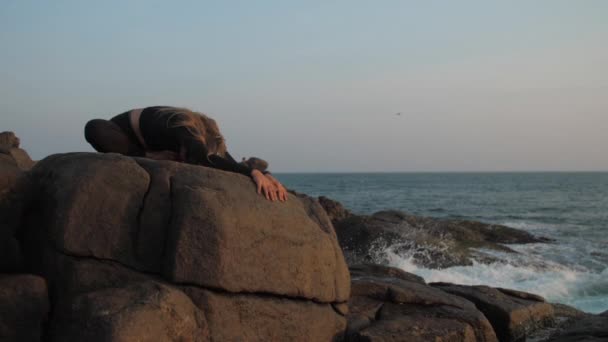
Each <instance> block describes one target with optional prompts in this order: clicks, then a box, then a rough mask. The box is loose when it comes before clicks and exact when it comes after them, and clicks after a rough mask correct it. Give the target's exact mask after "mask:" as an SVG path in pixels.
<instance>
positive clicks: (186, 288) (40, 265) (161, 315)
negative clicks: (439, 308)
mask: <svg viewBox="0 0 608 342" xmlns="http://www.w3.org/2000/svg"><path fill="white" fill-rule="evenodd" d="M30 178H31V179H32V182H33V183H32V190H31V191H32V192H33V193H34V194H35V195H33V196H31V202H30V203H28V206H27V214H26V215H25V216H26V217H27V220H26V221H25V222H24V223H23V228H24V229H23V233H22V234H21V236H22V244H23V247H24V250H25V255H26V256H27V263H28V266H29V267H30V268H31V269H32V270H35V271H36V272H38V273H40V274H42V275H44V276H45V277H46V278H47V280H48V281H49V282H50V285H51V286H50V288H51V289H52V294H51V298H53V304H54V305H56V308H57V310H54V311H53V317H52V319H51V327H50V329H51V331H52V336H54V338H55V340H67V341H70V340H77V339H76V336H78V334H79V333H78V332H79V331H80V330H81V329H84V327H85V326H87V327H89V326H90V327H94V329H91V334H95V332H97V333H99V336H111V338H112V339H113V340H128V339H130V338H131V337H132V336H136V335H137V336H142V338H143V337H145V336H152V335H157V336H160V337H159V338H161V339H165V338H166V340H180V339H183V340H190V338H189V337H188V336H192V334H194V332H204V331H208V336H209V339H212V340H213V339H216V338H217V339H216V340H222V339H223V338H227V339H232V338H233V337H234V336H237V335H238V334H240V333H239V332H238V331H236V332H234V331H233V330H232V329H236V328H235V327H236V326H239V327H240V328H239V329H242V330H241V333H243V334H245V335H243V336H248V337H250V338H251V340H310V339H313V340H331V339H333V338H334V337H336V336H339V335H341V334H342V332H343V331H344V328H345V324H346V323H345V322H346V320H345V318H344V316H343V312H344V311H345V310H342V312H341V311H340V310H337V309H336V308H340V307H341V306H343V303H345V302H347V301H348V299H349V297H350V276H349V272H348V269H347V267H346V263H345V262H344V258H343V255H342V252H341V249H340V247H339V245H338V242H337V237H336V234H335V232H334V230H333V227H332V225H331V222H330V220H329V219H328V218H327V215H326V214H325V211H324V210H323V209H322V207H321V206H320V205H319V203H318V202H317V201H316V200H314V199H312V198H309V197H307V196H303V195H299V196H295V195H294V196H291V197H290V199H289V200H288V201H287V202H285V203H277V202H270V201H267V200H266V199H264V198H263V197H262V196H259V195H257V194H256V192H255V187H254V185H253V183H252V182H251V180H250V179H249V178H247V177H245V176H242V175H238V174H234V173H228V172H223V171H219V170H216V169H210V168H205V167H199V166H193V165H186V164H180V163H174V162H168V161H167V162H157V161H151V160H147V159H133V158H128V157H124V156H120V155H115V154H92V153H73V154H63V155H54V156H50V157H48V158H46V159H45V160H42V161H40V162H39V163H37V164H36V166H35V167H34V168H33V169H32V171H31V173H30ZM190 301H191V302H190ZM158 307H160V308H161V309H158ZM163 308H164V309H163ZM165 310H168V311H165ZM197 310H198V311H197ZM199 311H200V315H199V314H198V313H197V312H199ZM104 312H108V313H112V312H121V313H122V314H123V316H120V315H119V317H116V318H112V317H108V316H106V315H105V314H103V313H104ZM168 312H169V313H172V314H171V315H170V317H169V316H167V314H168ZM74 316H78V317H80V318H81V320H78V321H77V322H75V323H74V326H73V327H69V325H70V324H72V323H71V320H72V319H73V317H74ZM319 317H320V318H321V319H319ZM148 321H149V322H158V323H142V322H148ZM127 322H136V324H135V323H134V324H135V326H130V325H128V324H127ZM145 324H153V325H154V327H151V328H150V330H149V331H148V332H145V331H144V330H145V329H144V328H145ZM173 325H175V326H179V327H182V328H183V329H182V330H180V331H179V332H177V331H173V330H171V329H172V328H171V326H173ZM82 333H83V334H84V333H85V332H82ZM148 333H149V334H148ZM140 334H141V335H140ZM150 334H152V335H150ZM235 334H236V335H235ZM200 336H203V337H202V339H203V340H206V338H205V337H204V336H205V335H204V334H202V335H200ZM91 339H93V337H91ZM78 340H81V339H78Z"/></svg>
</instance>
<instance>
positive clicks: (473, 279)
mask: <svg viewBox="0 0 608 342" xmlns="http://www.w3.org/2000/svg"><path fill="white" fill-rule="evenodd" d="M516 247H517V248H516V249H518V250H519V251H520V252H522V253H521V254H516V255H513V254H506V253H496V252H491V251H480V252H482V253H486V254H493V256H499V257H500V259H501V260H502V261H501V262H495V263H490V264H484V263H480V262H477V261H473V264H472V265H471V266H457V267H450V268H446V269H440V270H438V269H429V268H425V267H422V266H420V265H417V264H416V263H415V261H414V258H413V256H412V255H403V253H401V254H397V253H395V249H394V248H391V247H388V248H386V249H385V250H384V251H383V253H384V256H385V259H386V260H388V262H389V264H390V265H391V266H394V267H398V268H401V269H403V270H405V271H407V272H411V273H414V274H417V275H419V276H422V277H423V278H424V279H425V280H426V281H427V282H429V283H430V282H450V283H455V284H463V285H488V286H494V287H504V288H511V289H516V290H521V291H527V292H532V293H536V294H539V295H541V296H543V297H545V298H546V299H547V300H548V301H551V302H558V303H564V304H568V305H572V306H574V307H577V308H578V309H580V310H583V311H587V312H592V313H599V312H603V311H605V310H608V268H605V269H604V270H603V271H602V272H594V271H590V270H588V269H585V268H584V267H571V266H565V265H562V264H560V263H556V262H553V261H550V260H546V259H543V258H542V256H539V255H535V254H532V253H526V249H528V248H530V247H531V246H530V245H528V246H516ZM530 249H532V250H533V249H534V248H530Z"/></svg>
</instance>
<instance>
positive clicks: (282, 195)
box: [265, 173, 287, 202]
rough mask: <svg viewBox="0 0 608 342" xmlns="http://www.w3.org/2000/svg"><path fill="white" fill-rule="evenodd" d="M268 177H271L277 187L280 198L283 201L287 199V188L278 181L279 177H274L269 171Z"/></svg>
mask: <svg viewBox="0 0 608 342" xmlns="http://www.w3.org/2000/svg"><path fill="white" fill-rule="evenodd" d="M265 176H266V178H268V179H270V181H271V182H272V184H274V186H275V187H276V188H277V195H278V196H279V200H281V202H285V201H287V189H285V187H284V186H283V184H281V182H279V181H278V179H276V178H274V177H273V176H272V175H271V174H270V173H267V174H266V175H265Z"/></svg>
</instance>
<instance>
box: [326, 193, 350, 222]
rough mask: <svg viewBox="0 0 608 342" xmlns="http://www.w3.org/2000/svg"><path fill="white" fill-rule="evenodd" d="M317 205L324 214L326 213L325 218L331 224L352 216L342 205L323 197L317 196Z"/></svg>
mask: <svg viewBox="0 0 608 342" xmlns="http://www.w3.org/2000/svg"><path fill="white" fill-rule="evenodd" d="M319 203H320V204H321V206H322V207H323V209H325V212H327V216H328V217H329V219H330V220H331V222H338V221H340V220H344V219H345V218H348V217H351V216H352V215H353V214H352V213H351V212H350V211H348V209H346V208H344V206H343V205H342V203H340V202H337V201H334V200H332V199H330V198H327V197H325V196H319Z"/></svg>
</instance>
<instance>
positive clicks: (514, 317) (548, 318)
mask: <svg viewBox="0 0 608 342" xmlns="http://www.w3.org/2000/svg"><path fill="white" fill-rule="evenodd" d="M431 285H433V286H434V287H436V288H438V289H441V290H443V291H445V292H448V293H451V294H453V295H456V296H460V297H463V298H466V299H468V300H470V301H471V302H473V303H475V306H477V308H478V309H479V310H480V311H481V312H483V313H484V314H485V316H486V317H487V318H488V320H489V321H490V323H492V326H493V327H494V331H495V332H496V335H497V336H498V338H499V339H500V340H501V341H523V340H525V339H526V337H527V336H528V335H530V334H532V333H533V332H535V331H536V330H539V329H542V328H544V327H546V326H551V325H553V323H554V316H555V312H554V309H553V306H552V305H551V304H549V303H546V302H545V301H544V299H543V298H542V297H540V296H537V295H533V294H530V293H526V292H519V291H514V290H508V289H500V288H491V287H488V286H465V285H454V284H448V283H434V284H431Z"/></svg>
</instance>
